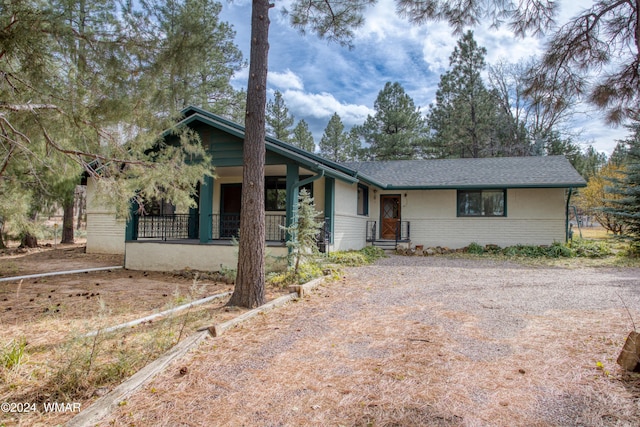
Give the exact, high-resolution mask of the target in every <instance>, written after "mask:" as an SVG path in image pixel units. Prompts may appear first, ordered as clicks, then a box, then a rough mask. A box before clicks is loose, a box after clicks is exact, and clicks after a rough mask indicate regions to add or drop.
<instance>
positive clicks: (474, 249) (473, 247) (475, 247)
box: [467, 242, 484, 255]
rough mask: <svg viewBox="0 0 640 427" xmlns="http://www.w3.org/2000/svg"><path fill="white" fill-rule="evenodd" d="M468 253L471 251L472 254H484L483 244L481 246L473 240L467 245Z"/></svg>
mask: <svg viewBox="0 0 640 427" xmlns="http://www.w3.org/2000/svg"><path fill="white" fill-rule="evenodd" d="M467 253H470V254H473V255H482V254H483V253H484V248H483V247H482V246H480V245H479V244H478V243H476V242H472V243H471V244H470V245H469V246H468V247H467Z"/></svg>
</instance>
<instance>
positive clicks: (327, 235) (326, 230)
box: [317, 217, 331, 254]
mask: <svg viewBox="0 0 640 427" xmlns="http://www.w3.org/2000/svg"><path fill="white" fill-rule="evenodd" d="M317 220H318V221H323V224H322V228H321V229H320V233H318V250H319V251H320V253H323V254H324V253H327V252H329V244H330V243H331V218H329V217H325V218H322V217H320V218H317Z"/></svg>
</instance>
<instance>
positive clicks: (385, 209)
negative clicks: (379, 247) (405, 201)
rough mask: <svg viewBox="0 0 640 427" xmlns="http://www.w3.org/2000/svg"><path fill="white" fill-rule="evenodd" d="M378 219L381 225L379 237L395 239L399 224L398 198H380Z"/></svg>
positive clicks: (384, 196)
mask: <svg viewBox="0 0 640 427" xmlns="http://www.w3.org/2000/svg"><path fill="white" fill-rule="evenodd" d="M380 218H381V223H382V226H381V228H380V237H382V238H383V239H395V238H396V230H397V227H398V223H399V222H400V196H387V195H383V196H380Z"/></svg>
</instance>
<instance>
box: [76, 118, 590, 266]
mask: <svg viewBox="0 0 640 427" xmlns="http://www.w3.org/2000/svg"><path fill="white" fill-rule="evenodd" d="M183 114H184V118H183V119H182V121H181V122H180V123H179V125H181V126H190V127H191V128H193V129H195V130H196V131H197V132H199V135H200V137H201V140H202V144H205V145H206V148H207V150H209V152H210V153H211V155H212V158H213V163H214V166H215V178H208V177H207V178H205V179H204V180H203V182H202V184H201V185H200V186H199V194H198V196H199V197H198V200H197V205H198V206H197V208H194V209H190V210H189V212H176V211H175V209H174V208H173V206H171V205H169V204H166V203H158V204H156V205H154V207H153V209H149V208H148V207H147V208H146V210H147V212H146V214H145V215H139V214H138V213H137V212H135V209H132V215H131V218H130V219H129V220H128V221H126V222H125V221H124V220H118V219H116V216H115V215H114V213H113V211H112V210H111V209H109V208H108V207H106V206H101V205H100V204H99V203H97V202H96V200H95V198H94V197H92V195H94V194H95V185H94V184H95V183H93V182H92V180H91V179H89V181H88V183H87V185H88V189H87V190H88V191H87V193H88V205H87V252H91V253H124V255H125V267H127V268H131V269H144V270H165V271H170V270H177V269H183V268H187V267H188V268H192V269H197V270H204V271H215V270H218V269H220V267H221V266H226V267H235V265H236V259H235V256H236V253H237V248H235V247H234V246H233V245H232V243H231V240H232V237H234V236H236V235H237V233H238V228H239V211H240V206H241V203H240V194H241V192H240V189H241V186H242V149H243V141H244V128H243V127H242V126H240V125H238V124H235V123H232V122H230V121H228V120H225V119H222V118H220V117H218V116H216V115H214V114H211V113H209V112H207V111H204V110H201V109H199V108H195V107H189V108H187V109H185V110H184V112H183ZM585 185H586V183H585V181H584V179H583V178H582V177H581V176H580V175H579V174H578V172H577V171H576V170H575V169H574V168H573V167H572V166H571V164H570V163H569V161H567V159H566V158H565V157H563V156H543V157H512V158H505V157H503V158H483V159H449V160H394V161H367V162H347V163H338V162H334V161H331V160H327V159H325V158H323V157H321V156H319V155H317V154H314V153H310V152H307V151H305V150H302V149H299V148H297V147H294V146H292V145H290V144H287V143H285V142H282V141H279V140H277V139H275V138H271V137H267V138H266V167H265V210H266V218H265V221H266V234H267V236H266V239H267V250H268V253H270V254H272V255H285V254H286V253H287V248H286V245H285V232H284V231H283V229H282V227H281V226H284V225H286V224H290V223H291V221H293V218H294V216H295V204H294V203H293V202H294V201H296V200H297V197H298V193H299V189H300V188H303V187H304V188H307V189H308V190H309V191H310V192H311V194H312V196H313V198H314V201H315V205H316V209H317V210H318V211H320V212H321V213H322V217H323V218H324V221H325V227H324V228H325V231H324V233H322V239H321V249H322V250H326V251H335V250H348V249H360V248H363V247H364V246H366V245H373V244H377V245H385V244H386V245H389V244H390V247H392V248H393V247H396V245H404V246H405V247H406V246H409V247H411V246H415V245H424V247H429V246H443V247H445V246H446V247H449V248H461V247H464V246H467V245H469V244H470V243H472V242H476V243H478V244H481V245H485V244H495V245H499V246H509V245H515V244H531V245H549V244H552V243H553V242H558V241H565V239H566V238H567V233H568V210H569V209H568V207H569V203H570V197H571V193H572V190H573V189H574V188H576V187H584V186H585Z"/></svg>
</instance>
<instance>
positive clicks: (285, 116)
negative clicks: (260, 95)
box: [266, 91, 295, 142]
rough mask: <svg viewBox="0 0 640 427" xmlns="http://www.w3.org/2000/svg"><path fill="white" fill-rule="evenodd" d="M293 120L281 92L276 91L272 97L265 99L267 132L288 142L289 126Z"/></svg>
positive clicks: (289, 137) (289, 138)
mask: <svg viewBox="0 0 640 427" xmlns="http://www.w3.org/2000/svg"><path fill="white" fill-rule="evenodd" d="M294 121H295V117H293V115H291V114H289V108H288V107H287V104H286V103H285V102H284V99H283V98H282V93H280V92H279V91H276V92H275V93H274V95H273V99H270V100H269V101H267V110H266V122H267V133H268V134H269V135H271V136H273V137H274V138H277V139H279V140H280V141H284V142H290V140H291V133H292V130H291V126H293V123H294Z"/></svg>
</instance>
